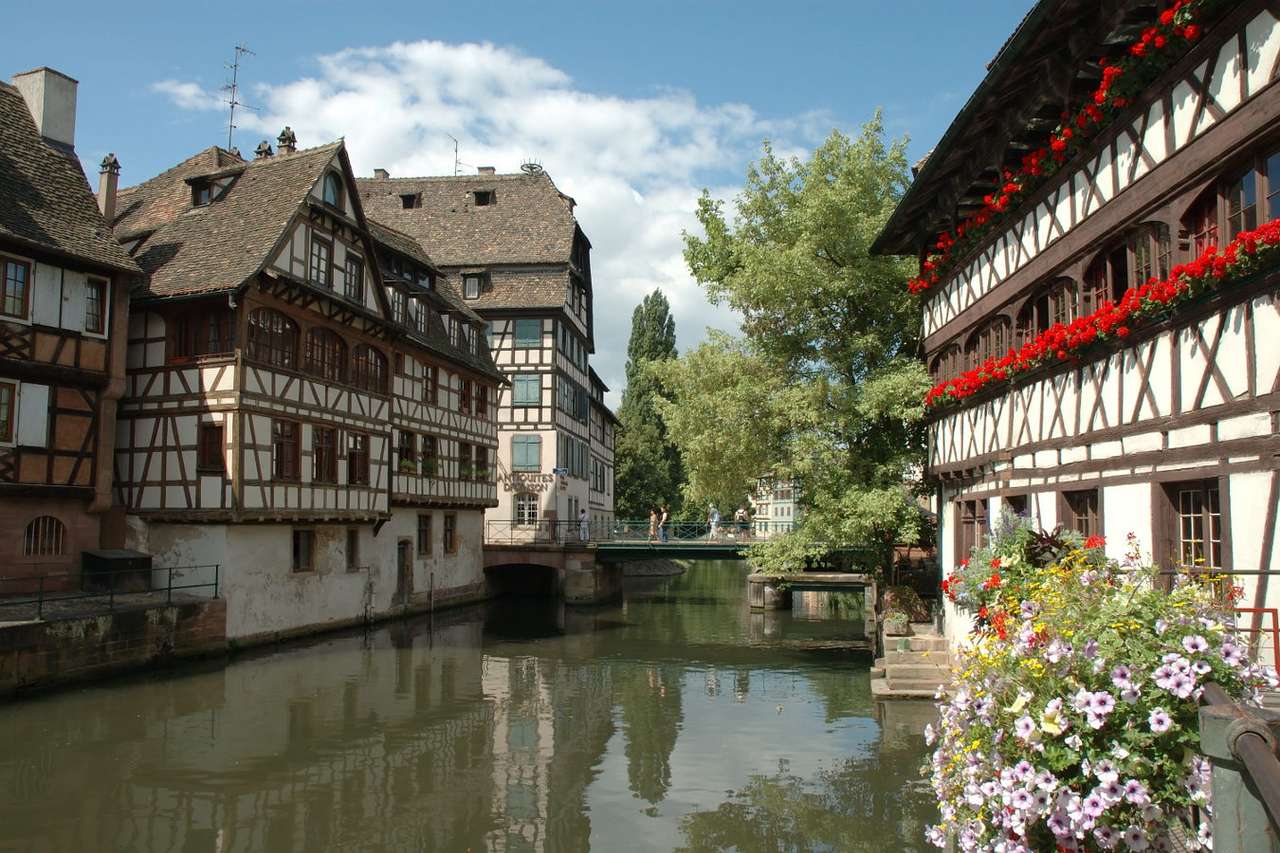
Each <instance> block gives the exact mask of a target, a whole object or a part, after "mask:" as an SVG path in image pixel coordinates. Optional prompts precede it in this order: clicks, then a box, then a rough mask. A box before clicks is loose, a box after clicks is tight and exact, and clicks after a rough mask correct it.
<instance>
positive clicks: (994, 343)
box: [965, 317, 1009, 368]
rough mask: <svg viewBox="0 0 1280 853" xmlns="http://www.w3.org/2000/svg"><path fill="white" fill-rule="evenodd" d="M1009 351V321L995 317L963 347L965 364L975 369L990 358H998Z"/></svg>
mask: <svg viewBox="0 0 1280 853" xmlns="http://www.w3.org/2000/svg"><path fill="white" fill-rule="evenodd" d="M1008 351H1009V320H1008V319H1007V318H1005V317H996V318H995V319H994V320H992V321H991V322H989V323H987V324H986V325H985V326H983V327H982V328H980V329H978V331H976V332H974V333H973V334H972V335H971V336H970V337H969V343H968V345H966V346H965V362H966V364H968V366H969V367H970V368H974V367H977V366H978V365H980V364H982V363H983V362H985V361H987V359H990V358H1000V357H1001V356H1003V355H1004V354H1005V353H1006V352H1008Z"/></svg>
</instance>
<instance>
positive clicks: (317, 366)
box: [306, 329, 347, 382]
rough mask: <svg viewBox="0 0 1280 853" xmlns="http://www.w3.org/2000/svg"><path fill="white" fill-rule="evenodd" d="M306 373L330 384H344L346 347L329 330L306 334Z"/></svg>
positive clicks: (317, 330)
mask: <svg viewBox="0 0 1280 853" xmlns="http://www.w3.org/2000/svg"><path fill="white" fill-rule="evenodd" d="M306 371H307V372H308V373H312V374H315V375H316V376H319V377H320V378H321V379H328V380H329V381H331V382H345V381H346V377H347V345H346V344H345V343H343V341H342V338H341V337H340V336H339V335H338V334H337V333H336V332H333V331H331V330H329V329H312V330H311V331H309V332H307V361H306Z"/></svg>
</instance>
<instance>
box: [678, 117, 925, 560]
mask: <svg viewBox="0 0 1280 853" xmlns="http://www.w3.org/2000/svg"><path fill="white" fill-rule="evenodd" d="M907 183H908V170H907V162H906V156H905V140H898V141H894V142H891V143H888V144H886V142H885V140H884V132H883V127H882V125H881V122H880V117H879V116H878V115H877V116H876V117H875V118H874V119H873V120H872V121H871V122H869V123H867V124H866V125H865V126H864V127H863V128H862V131H861V133H860V134H859V135H858V136H856V137H854V138H850V137H848V136H845V135H844V134H842V133H840V132H838V131H837V132H833V133H832V134H831V136H830V137H828V139H827V140H826V141H825V142H824V143H823V144H822V145H821V146H820V147H819V148H818V149H817V150H816V151H814V153H813V155H812V156H811V157H810V158H809V159H808V160H806V161H804V162H801V161H800V160H798V159H795V158H790V159H783V158H780V157H778V156H776V155H775V154H774V153H773V150H772V148H771V147H770V146H769V145H768V143H766V144H765V147H764V154H763V156H762V157H761V158H760V159H759V160H758V161H757V162H755V163H753V164H752V165H751V166H750V167H749V168H748V170H747V178H746V184H745V187H744V189H743V190H742V192H741V193H740V194H739V195H738V196H737V198H736V199H735V200H734V215H733V219H732V222H730V220H729V219H727V218H726V214H725V211H724V205H723V203H722V202H720V201H716V200H713V199H712V198H711V196H710V195H709V194H708V193H706V192H704V193H703V195H702V198H701V199H700V200H699V202H698V211H697V214H698V220H699V222H700V223H701V225H702V228H703V232H704V234H705V236H703V237H698V236H694V235H689V234H686V235H685V259H686V261H687V262H688V264H689V268H690V270H691V271H692V273H693V275H694V277H695V278H696V279H697V280H698V281H699V282H700V283H701V284H702V285H703V286H704V287H705V289H706V292H707V295H708V297H709V298H711V299H712V300H713V301H715V302H718V303H726V304H728V305H729V306H731V307H733V308H734V309H736V310H737V311H738V312H739V313H740V314H741V315H742V317H743V323H742V328H743V336H742V337H741V338H740V339H734V338H730V337H729V336H725V335H715V336H712V337H711V338H710V339H709V340H708V341H707V342H706V343H704V344H703V345H702V346H700V347H698V348H697V349H695V350H693V351H691V352H690V353H688V354H687V355H686V356H685V357H683V358H681V359H679V360H671V361H667V362H664V363H662V364H660V365H658V366H656V367H655V370H654V372H655V374H656V375H657V376H658V377H659V379H660V381H661V382H662V384H663V387H664V389H665V390H666V392H667V395H668V399H667V400H666V401H662V400H661V399H660V402H659V407H660V411H661V413H662V416H663V418H664V420H665V422H666V424H667V425H668V427H669V428H670V431H671V436H672V438H673V440H674V441H675V443H676V445H677V446H678V447H679V449H680V453H681V458H682V460H683V461H684V464H685V466H686V469H687V471H688V476H689V482H688V487H687V490H686V491H687V493H688V496H689V497H690V498H692V499H694V500H699V501H700V500H703V499H705V498H706V497H708V496H710V495H713V494H717V493H721V492H723V491H724V490H725V489H728V488H730V487H731V486H732V487H736V488H737V489H739V490H741V489H745V488H749V487H750V486H751V484H752V483H753V481H754V480H755V478H756V477H759V476H761V475H764V474H769V473H775V474H778V475H782V476H786V477H792V478H794V479H796V480H797V481H798V483H799V484H800V487H801V495H802V500H803V502H804V508H805V514H804V516H803V520H802V522H801V525H800V528H799V530H797V531H796V532H795V533H794V534H793V535H792V536H789V537H785V538H784V539H782V540H779V541H777V542H773V543H770V544H768V545H766V546H762V547H761V548H759V549H758V551H759V553H758V554H757V555H756V557H757V559H758V560H759V561H760V562H761V564H762V565H763V566H764V567H765V568H766V569H776V570H787V569H791V568H794V567H795V565H796V561H798V560H802V559H804V558H805V557H810V556H817V555H820V554H821V553H825V552H826V550H827V549H829V548H830V547H832V546H836V547H855V548H861V549H867V548H874V549H875V550H876V553H877V554H879V555H880V556H881V557H884V558H887V555H888V553H889V551H890V549H891V548H892V546H893V544H894V542H895V541H911V540H913V539H914V538H915V537H916V536H917V535H918V532H919V522H920V513H919V512H918V510H917V508H916V505H915V503H914V499H913V495H912V494H911V493H910V491H909V489H907V488H906V487H904V483H905V482H907V481H909V480H910V479H911V478H912V477H913V476H914V475H915V473H916V472H918V470H919V466H920V464H921V462H922V461H923V451H924V440H923V431H922V427H921V419H922V417H923V413H924V409H923V404H922V402H921V400H922V397H923V394H924V393H925V391H926V390H927V389H928V381H927V376H926V374H925V371H924V368H923V366H922V365H921V364H920V363H919V359H918V350H919V343H920V315H919V307H918V306H917V305H916V303H915V301H914V299H913V298H912V297H911V296H910V295H909V294H908V292H907V289H906V281H907V278H908V277H909V275H910V272H911V269H910V262H909V261H907V260H903V259H897V258H888V257H879V256H872V255H871V254H870V252H869V249H870V246H871V243H872V241H873V240H874V239H875V237H876V235H877V234H878V233H879V232H880V230H881V228H882V227H883V225H884V223H885V222H886V221H887V219H888V217H889V215H890V213H891V212H892V211H893V209H894V207H895V205H896V204H897V201H898V199H899V198H901V196H902V193H903V192H904V190H905V188H906V186H907Z"/></svg>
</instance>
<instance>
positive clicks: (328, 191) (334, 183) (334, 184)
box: [321, 172, 342, 207]
mask: <svg viewBox="0 0 1280 853" xmlns="http://www.w3.org/2000/svg"><path fill="white" fill-rule="evenodd" d="M321 197H322V198H324V203H325V204H331V205H333V206H334V207H342V178H340V177H338V175H337V173H336V172H326V173H325V176H324V189H323V191H322V193H321Z"/></svg>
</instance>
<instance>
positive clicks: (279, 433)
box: [271, 420, 301, 480]
mask: <svg viewBox="0 0 1280 853" xmlns="http://www.w3.org/2000/svg"><path fill="white" fill-rule="evenodd" d="M300 434H301V428H300V427H299V425H298V422H297V421H284V420H273V421H272V422H271V477H272V479H275V480H297V479H298V467H299V466H298V447H299V443H300V442H299V436H300Z"/></svg>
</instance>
